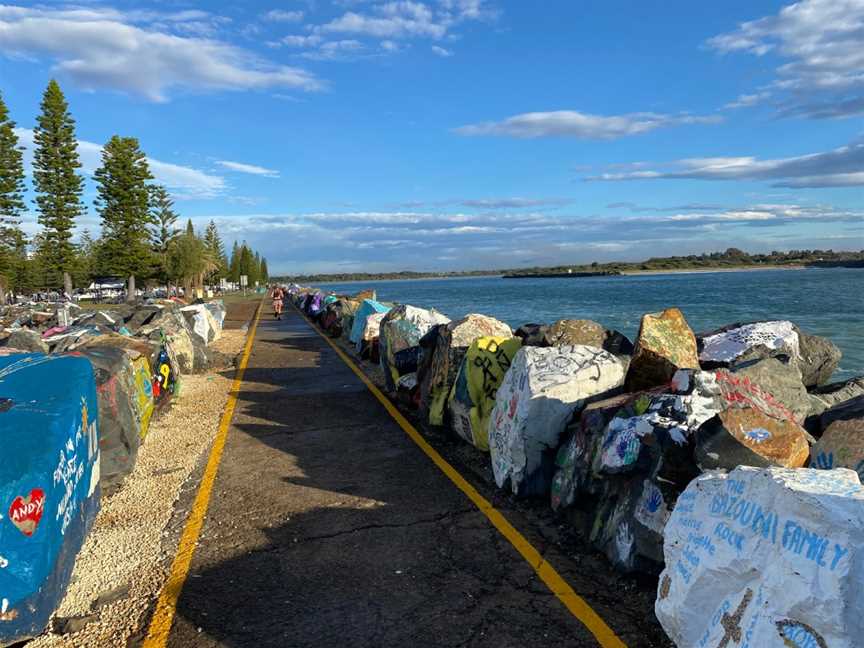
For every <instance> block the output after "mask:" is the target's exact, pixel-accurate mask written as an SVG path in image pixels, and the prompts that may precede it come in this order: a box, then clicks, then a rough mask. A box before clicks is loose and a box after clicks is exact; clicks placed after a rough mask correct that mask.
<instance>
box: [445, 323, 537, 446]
mask: <svg viewBox="0 0 864 648" xmlns="http://www.w3.org/2000/svg"><path fill="white" fill-rule="evenodd" d="M521 347H522V340H521V339H520V338H518V337H512V338H495V337H482V338H480V339H478V340H474V342H472V343H471V346H470V347H468V351H467V353H466V354H465V358H464V359H463V360H462V366H461V367H460V368H459V374H458V375H457V376H456V383H455V384H454V385H453V390H452V391H451V392H450V398H449V401H448V405H449V408H450V421H451V424H452V427H453V430H454V431H455V432H456V433H457V434H458V435H459V436H460V437H462V438H463V439H464V440H465V441H467V442H468V443H470V444H472V445H473V446H474V447H475V448H477V449H478V450H482V451H483V452H489V416H490V415H491V414H492V409H493V408H494V407H495V394H496V393H497V392H498V386H499V385H500V384H501V381H502V380H503V379H504V374H506V373H507V370H508V369H509V368H510V364H511V363H512V361H513V357H514V356H515V355H516V352H517V351H519V349H520V348H521Z"/></svg>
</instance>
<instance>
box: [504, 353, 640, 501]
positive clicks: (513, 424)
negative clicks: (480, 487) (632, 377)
mask: <svg viewBox="0 0 864 648" xmlns="http://www.w3.org/2000/svg"><path fill="white" fill-rule="evenodd" d="M623 379H624V369H623V367H622V366H621V363H620V362H619V361H618V360H617V359H616V358H615V356H613V355H612V354H611V353H608V352H607V351H603V350H602V349H598V348H596V347H590V346H569V347H568V346H564V347H549V348H543V347H522V348H521V349H520V350H519V351H518V353H516V356H515V357H514V359H513V363H512V365H511V367H510V369H509V370H508V371H507V373H506V374H505V376H504V380H503V381H502V382H501V385H500V387H499V388H498V393H497V394H496V396H495V407H494V409H493V410H492V419H491V422H490V425H489V449H490V453H491V459H492V469H493V472H494V474H495V482H496V483H497V484H498V486H499V487H501V488H504V487H505V486H506V485H507V484H508V483H509V485H510V488H511V489H512V490H513V492H514V493H515V494H520V495H539V496H542V495H545V494H547V493H548V492H549V488H550V485H551V481H552V476H553V471H554V458H555V452H556V450H557V449H558V445H559V443H560V440H561V436H562V434H563V432H564V429H565V427H566V425H567V423H568V422H569V420H570V418H571V417H572V416H573V414H574V412H576V411H577V410H579V409H580V408H581V407H582V406H583V405H584V404H585V401H586V399H588V398H592V397H596V396H599V395H601V394H604V393H606V392H609V391H610V390H613V389H616V388H618V387H620V386H621V384H622V382H623Z"/></svg>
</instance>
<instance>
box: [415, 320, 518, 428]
mask: <svg viewBox="0 0 864 648" xmlns="http://www.w3.org/2000/svg"><path fill="white" fill-rule="evenodd" d="M432 330H433V331H435V335H434V336H433V338H434V339H433V340H427V344H429V343H431V344H434V350H432V352H431V354H430V355H429V359H428V362H426V361H425V359H424V364H423V365H422V366H421V367H420V368H419V369H418V379H419V380H420V399H421V407H422V408H423V410H424V411H425V412H427V413H428V417H429V423H430V424H431V425H443V424H444V411H445V408H446V406H447V398H448V397H449V396H450V390H451V389H452V388H453V383H454V382H455V381H456V373H457V372H458V371H459V367H460V366H461V365H462V358H463V357H465V353H466V352H467V351H468V347H469V346H471V343H472V342H474V340H477V339H478V338H481V337H507V338H509V337H510V336H511V335H512V332H511V331H510V327H509V326H507V325H506V324H505V323H504V322H500V321H498V320H497V319H495V318H494V317H487V316H485V315H477V314H473V313H472V314H470V315H466V316H465V317H463V318H462V319H460V320H456V321H453V322H450V323H449V324H443V325H438V326H436V327H435V328H434V329H432ZM425 338H426V336H424V339H425Z"/></svg>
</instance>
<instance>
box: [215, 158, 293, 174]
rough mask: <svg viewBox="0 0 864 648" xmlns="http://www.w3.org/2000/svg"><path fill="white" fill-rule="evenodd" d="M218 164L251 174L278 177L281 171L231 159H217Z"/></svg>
mask: <svg viewBox="0 0 864 648" xmlns="http://www.w3.org/2000/svg"><path fill="white" fill-rule="evenodd" d="M216 164H218V165H219V166H221V167H225V168H226V169H230V170H231V171H237V172H238V173H248V174H250V175H257V176H266V177H268V178H278V177H279V172H278V171H276V170H274V169H267V168H265V167H262V166H258V165H257V164H245V163H243V162H232V161H231V160H217V161H216Z"/></svg>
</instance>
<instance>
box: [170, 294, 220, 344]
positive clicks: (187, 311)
mask: <svg viewBox="0 0 864 648" xmlns="http://www.w3.org/2000/svg"><path fill="white" fill-rule="evenodd" d="M180 312H181V313H183V316H184V317H185V318H186V320H187V322H188V323H189V328H190V329H191V331H192V333H193V334H194V336H195V338H196V341H197V342H198V343H199V344H201V345H202V346H205V347H206V346H210V344H212V343H213V342H215V341H216V340H218V339H219V336H220V335H221V334H222V326H221V325H220V324H219V323H218V322H217V321H216V318H215V317H213V313H211V312H210V310H209V309H208V308H207V305H206V304H193V305H192V306H186V307H184V308H181V309H180Z"/></svg>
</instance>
